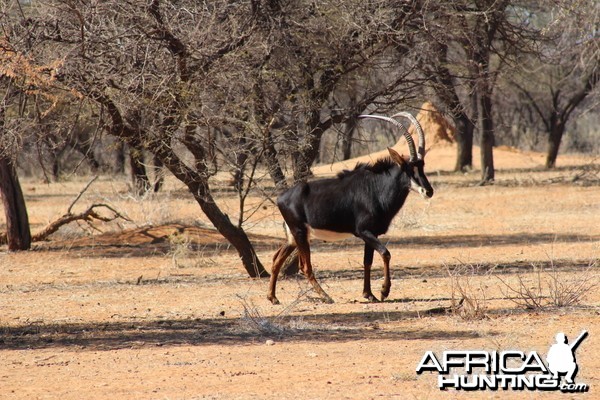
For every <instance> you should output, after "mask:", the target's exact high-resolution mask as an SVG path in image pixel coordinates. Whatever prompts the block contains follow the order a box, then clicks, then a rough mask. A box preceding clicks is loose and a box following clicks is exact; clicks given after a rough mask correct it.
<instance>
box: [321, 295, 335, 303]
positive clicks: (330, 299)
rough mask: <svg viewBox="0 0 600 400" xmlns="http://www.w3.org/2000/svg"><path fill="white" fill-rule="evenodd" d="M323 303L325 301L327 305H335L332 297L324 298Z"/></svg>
mask: <svg viewBox="0 0 600 400" xmlns="http://www.w3.org/2000/svg"><path fill="white" fill-rule="evenodd" d="M321 301H323V303H325V304H333V303H334V301H333V299H332V298H331V297H329V296H328V295H325V296H322V297H321Z"/></svg>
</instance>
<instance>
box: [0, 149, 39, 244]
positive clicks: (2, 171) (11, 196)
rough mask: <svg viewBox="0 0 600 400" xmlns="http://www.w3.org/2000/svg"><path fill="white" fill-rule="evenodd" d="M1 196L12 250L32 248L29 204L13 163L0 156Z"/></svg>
mask: <svg viewBox="0 0 600 400" xmlns="http://www.w3.org/2000/svg"><path fill="white" fill-rule="evenodd" d="M0 197H2V203H3V204H4V213H5V215H6V236H7V242H8V249H9V250H11V251H16V250H28V249H29V248H31V232H30V230H29V217H28V216H27V206H26V205H25V198H24V197H23V192H22V190H21V185H20V183H19V178H18V177H17V172H16V170H15V167H14V165H13V163H12V162H11V161H10V160H9V159H8V158H6V157H0Z"/></svg>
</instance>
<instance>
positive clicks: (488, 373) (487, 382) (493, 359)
mask: <svg viewBox="0 0 600 400" xmlns="http://www.w3.org/2000/svg"><path fill="white" fill-rule="evenodd" d="M587 336H588V332H587V331H583V332H582V333H581V334H580V335H579V336H578V337H577V339H575V340H574V341H573V342H572V343H570V344H569V341H568V340H567V337H566V336H565V334H564V333H562V332H560V333H558V334H557V335H556V337H555V339H556V343H554V344H553V345H552V346H551V347H550V349H549V351H548V355H547V357H546V363H544V361H543V360H542V358H541V357H540V356H539V355H538V353H537V352H535V351H530V352H529V353H524V352H522V351H516V350H508V351H501V352H498V351H484V350H470V351H463V350H461V351H454V350H451V351H444V352H443V353H442V357H440V358H438V357H437V356H436V355H435V354H434V352H433V351H427V352H425V355H424V356H423V358H422V359H421V362H420V363H419V365H418V366H417V369H416V372H417V374H421V373H423V372H425V371H430V372H434V371H437V372H438V374H439V375H438V387H439V388H440V389H441V390H445V389H449V388H454V389H456V390H486V389H490V390H498V389H502V390H509V389H512V390H524V389H527V390H545V391H548V390H560V391H561V392H566V393H574V392H587V391H588V390H589V386H588V385H587V384H585V383H575V375H577V371H578V369H579V368H578V366H577V361H576V358H575V351H576V350H577V347H579V345H580V344H581V342H583V340H584V339H585V338H586V337H587ZM451 372H453V374H452V375H451ZM563 376H565V382H563V383H561V380H562V377H563Z"/></svg>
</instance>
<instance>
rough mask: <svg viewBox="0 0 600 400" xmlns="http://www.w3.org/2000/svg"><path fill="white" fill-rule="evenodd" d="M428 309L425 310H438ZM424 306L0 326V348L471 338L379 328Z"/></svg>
mask: <svg viewBox="0 0 600 400" xmlns="http://www.w3.org/2000/svg"><path fill="white" fill-rule="evenodd" d="M442 312H443V311H441V309H431V310H430V313H433V314H439V313H442ZM427 314H428V311H427V310H425V311H421V312H420V313H417V312H409V311H396V312H381V313H378V312H372V311H369V312H358V313H345V314H344V313H342V314H320V315H314V316H303V317H293V316H289V317H283V318H277V317H269V318H263V317H258V318H257V317H252V318H250V317H241V318H225V317H222V318H211V319H189V320H169V319H167V320H163V319H160V320H149V321H134V322H107V323H103V322H100V323H58V324H54V323H52V324H43V323H36V324H29V325H20V326H11V327H6V326H5V327H0V332H1V334H0V350H15V349H42V348H61V347H62V348H77V349H79V350H83V351H95V350H116V349H124V348H132V347H144V346H180V345H211V344H230V345H233V344H247V343H253V342H262V341H264V340H265V339H268V338H271V339H275V340H277V341H319V342H326V341H353V340H369V339H377V340H428V339H430V340H448V339H452V338H475V337H478V334H477V333H476V332H473V331H465V330H451V329H449V330H444V331H436V330H427V331H422V330H402V329H400V330H385V329H380V328H379V322H385V321H390V320H400V319H407V318H416V317H423V316H425V315H427Z"/></svg>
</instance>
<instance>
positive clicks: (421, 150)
mask: <svg viewBox="0 0 600 400" xmlns="http://www.w3.org/2000/svg"><path fill="white" fill-rule="evenodd" d="M396 117H405V118H408V119H409V120H410V122H412V124H413V125H414V126H415V128H416V129H417V134H418V135H419V149H418V157H419V160H422V159H423V157H425V133H424V132H423V128H422V127H421V124H420V123H419V121H417V119H416V118H415V117H413V115H412V114H411V113H408V112H406V111H400V112H399V113H396V114H394V115H392V118H396Z"/></svg>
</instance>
